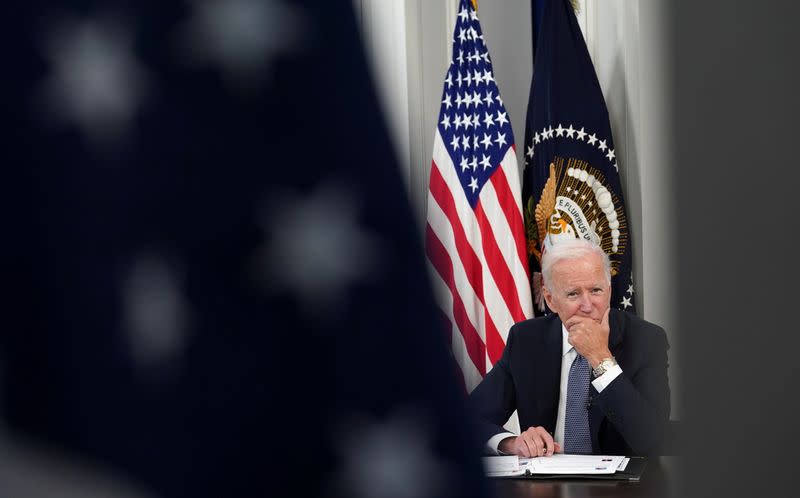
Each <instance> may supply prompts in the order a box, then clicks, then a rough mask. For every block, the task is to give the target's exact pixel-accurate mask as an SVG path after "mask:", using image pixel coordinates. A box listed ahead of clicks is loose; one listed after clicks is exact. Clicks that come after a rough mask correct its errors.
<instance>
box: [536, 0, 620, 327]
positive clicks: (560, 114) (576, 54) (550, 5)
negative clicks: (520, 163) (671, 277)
mask: <svg viewBox="0 0 800 498" xmlns="http://www.w3.org/2000/svg"><path fill="white" fill-rule="evenodd" d="M531 11H532V12H533V14H534V16H533V26H534V39H535V42H534V46H535V47H536V48H535V54H534V71H533V81H532V83H531V91H530V97H529V101H528V113H527V118H526V128H525V151H524V152H525V154H524V157H525V170H524V173H523V178H524V180H523V188H522V199H523V203H524V206H525V229H526V233H527V237H528V257H529V263H530V268H531V272H532V273H533V289H534V293H533V294H534V308H535V311H536V314H537V315H538V314H542V313H544V312H545V311H546V306H545V302H544V298H543V296H542V293H541V286H542V277H541V256H542V252H543V251H544V250H546V247H547V246H548V245H549V244H554V243H558V241H559V240H561V239H562V238H583V239H586V240H590V241H592V242H595V243H597V244H598V245H600V247H602V248H603V250H604V251H605V252H606V253H607V254H608V255H609V257H610V259H611V275H612V278H611V288H612V296H611V306H612V307H614V308H619V309H623V310H627V311H632V312H635V306H634V300H633V279H632V275H631V244H630V234H629V226H628V220H627V216H626V214H625V203H624V200H623V196H622V188H621V187H620V181H619V162H618V157H617V153H616V152H615V150H614V141H613V138H612V136H611V126H610V125H609V121H608V110H607V109H606V105H605V101H604V99H603V93H602V91H601V89H600V84H599V82H598V81H597V75H596V74H595V71H594V66H593V65H592V60H591V58H590V57H589V51H588V50H587V49H586V43H585V41H584V39H583V35H582V34H581V30H580V27H579V26H578V21H577V19H576V17H575V12H574V10H573V7H572V5H571V2H570V1H569V0H535V1H534V2H533V5H532V8H531ZM539 16H540V17H539ZM537 28H538V29H537Z"/></svg>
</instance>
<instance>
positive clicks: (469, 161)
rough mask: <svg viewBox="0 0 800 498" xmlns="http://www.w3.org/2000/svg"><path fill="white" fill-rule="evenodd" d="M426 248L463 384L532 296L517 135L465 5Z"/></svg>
mask: <svg viewBox="0 0 800 498" xmlns="http://www.w3.org/2000/svg"><path fill="white" fill-rule="evenodd" d="M427 221H428V223H427V227H426V232H425V237H426V239H425V247H426V252H427V255H428V261H429V263H430V266H431V267H432V271H431V274H432V278H433V282H434V287H435V289H436V291H437V297H438V301H439V306H440V308H441V312H442V314H443V319H444V321H445V323H446V326H447V328H448V330H449V331H450V337H449V338H450V340H451V347H452V351H453V355H454V357H455V358H456V361H457V362H458V364H459V365H460V367H461V371H462V373H463V375H464V381H465V386H466V388H467V389H468V390H472V389H473V388H474V387H475V386H476V385H477V384H478V383H479V382H480V381H481V379H482V378H483V377H484V376H485V375H486V372H487V371H488V370H489V369H491V368H492V365H494V363H495V362H496V361H497V360H499V359H500V356H501V354H502V352H503V348H504V347H505V339H506V336H507V335H508V330H509V329H510V328H511V326H512V325H513V324H514V323H516V322H519V321H521V320H524V319H526V318H530V317H531V314H532V311H531V292H530V283H529V278H528V263H527V257H526V253H525V232H524V227H523V221H522V211H521V204H520V181H519V170H518V166H517V160H516V155H515V149H514V134H513V133H512V131H511V123H510V122H509V120H508V114H507V113H506V109H505V106H504V105H503V101H502V99H501V98H500V91H499V89H498V87H497V84H496V83H495V81H494V75H493V73H492V63H491V60H490V58H489V51H488V49H487V48H486V43H485V42H484V39H483V34H482V32H481V26H480V23H479V21H478V16H477V13H476V11H475V9H474V7H473V5H472V2H470V1H469V0H462V1H461V3H460V6H459V12H458V19H457V21H456V25H455V29H454V32H453V58H452V61H451V62H450V67H449V68H448V70H447V74H446V76H445V82H444V91H443V92H442V106H441V110H440V112H439V122H438V124H437V126H436V131H435V135H434V145H433V161H432V163H431V174H430V185H429V191H428V213H427Z"/></svg>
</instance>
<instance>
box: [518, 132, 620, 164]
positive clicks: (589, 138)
mask: <svg viewBox="0 0 800 498" xmlns="http://www.w3.org/2000/svg"><path fill="white" fill-rule="evenodd" d="M554 133H555V136H554V135H553V134H554ZM552 138H571V139H573V140H579V141H581V142H585V143H587V144H588V145H591V146H592V147H597V149H598V150H600V152H603V153H604V154H603V155H604V156H605V157H606V159H608V161H609V164H611V166H612V167H613V168H614V170H615V171H617V172H619V166H618V165H617V162H616V161H615V159H616V157H617V156H616V154H615V153H614V149H612V148H610V147H608V145H607V144H606V141H605V140H601V139H599V138H598V137H597V135H595V134H594V133H591V134H590V133H588V132H587V131H586V129H585V128H584V127H581V129H580V130H578V129H577V128H574V127H573V126H572V124H570V125H569V126H567V127H566V128H564V127H563V126H562V124H561V123H559V124H558V126H557V127H555V128H553V127H552V126H546V127H544V128H542V130H541V131H539V130H537V131H536V132H534V134H533V137H531V143H530V145H528V146H526V148H525V156H526V161H528V160H530V159H533V155H534V154H535V153H536V146H537V145H539V144H540V143H542V141H544V140H550V139H552Z"/></svg>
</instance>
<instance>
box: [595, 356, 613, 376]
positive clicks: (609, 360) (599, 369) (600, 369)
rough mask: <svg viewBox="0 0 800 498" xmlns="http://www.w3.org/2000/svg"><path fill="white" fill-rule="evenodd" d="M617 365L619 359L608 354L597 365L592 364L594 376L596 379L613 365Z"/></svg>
mask: <svg viewBox="0 0 800 498" xmlns="http://www.w3.org/2000/svg"><path fill="white" fill-rule="evenodd" d="M615 366H617V360H616V358H614V357H613V356H610V355H609V356H607V357H605V358H603V359H602V360H600V362H598V363H597V365H593V366H592V377H594V378H595V379H596V378H598V377H600V376H601V375H603V374H604V373H606V372H608V371H609V370H611V369H612V368H613V367H615Z"/></svg>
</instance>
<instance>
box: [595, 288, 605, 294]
mask: <svg viewBox="0 0 800 498" xmlns="http://www.w3.org/2000/svg"><path fill="white" fill-rule="evenodd" d="M592 293H594V294H602V293H603V289H602V288H600V287H595V288H594V289H592Z"/></svg>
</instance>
